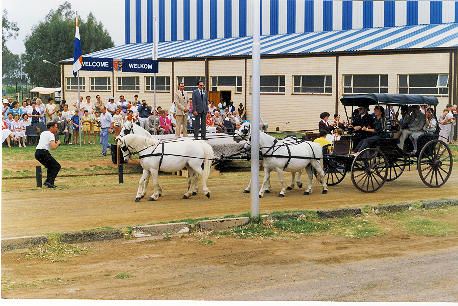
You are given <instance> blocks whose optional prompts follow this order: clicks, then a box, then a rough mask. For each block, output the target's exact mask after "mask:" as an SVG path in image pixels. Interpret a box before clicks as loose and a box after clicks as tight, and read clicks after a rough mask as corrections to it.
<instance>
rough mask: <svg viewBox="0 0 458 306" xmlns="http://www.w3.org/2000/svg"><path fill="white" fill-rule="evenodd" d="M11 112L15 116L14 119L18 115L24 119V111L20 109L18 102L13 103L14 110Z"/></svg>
mask: <svg viewBox="0 0 458 306" xmlns="http://www.w3.org/2000/svg"><path fill="white" fill-rule="evenodd" d="M10 111H11V113H12V114H13V117H14V116H16V115H19V118H20V117H22V114H23V113H22V110H21V109H20V108H19V103H17V102H16V101H14V102H13V108H11V110H10Z"/></svg>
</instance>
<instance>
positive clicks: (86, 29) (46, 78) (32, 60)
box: [24, 2, 114, 87]
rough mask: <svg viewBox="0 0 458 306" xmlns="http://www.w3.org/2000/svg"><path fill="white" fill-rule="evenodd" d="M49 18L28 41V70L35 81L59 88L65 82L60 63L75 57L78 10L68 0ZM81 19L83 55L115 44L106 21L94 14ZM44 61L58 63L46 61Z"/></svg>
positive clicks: (25, 58) (26, 44)
mask: <svg viewBox="0 0 458 306" xmlns="http://www.w3.org/2000/svg"><path fill="white" fill-rule="evenodd" d="M45 20H46V21H44V22H40V23H39V24H38V25H37V26H35V27H34V28H33V30H32V33H31V34H30V35H29V36H28V37H27V38H26V40H25V50H26V51H25V55H24V70H25V72H27V74H28V76H29V78H30V81H31V82H32V83H33V84H37V85H40V86H45V87H58V86H60V85H61V84H60V67H58V66H57V63H58V62H59V61H61V60H65V59H68V58H73V44H74V41H75V13H74V12H73V11H72V9H71V4H70V3H68V2H65V3H64V4H62V5H60V6H59V7H58V8H57V9H56V10H51V11H50V12H49V13H48V15H47V16H46V18H45ZM78 20H79V29H80V38H81V49H82V52H83V54H87V53H91V52H95V51H98V50H102V49H106V48H110V47H113V46H114V43H113V40H112V39H111V37H110V35H109V34H108V32H107V31H106V30H105V29H104V28H103V24H102V23H100V22H97V20H96V19H95V17H94V15H92V13H90V14H89V15H88V17H87V19H86V20H83V19H82V18H81V17H80V16H78ZM43 60H46V61H49V62H51V63H55V64H56V65H52V64H49V63H44V62H43Z"/></svg>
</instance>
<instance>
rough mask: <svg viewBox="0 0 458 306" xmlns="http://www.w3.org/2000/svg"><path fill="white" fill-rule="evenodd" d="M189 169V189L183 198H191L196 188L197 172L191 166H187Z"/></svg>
mask: <svg viewBox="0 0 458 306" xmlns="http://www.w3.org/2000/svg"><path fill="white" fill-rule="evenodd" d="M187 169H188V191H187V192H186V193H185V194H184V195H183V199H189V198H190V197H191V195H194V194H193V190H194V188H195V182H194V177H195V173H194V170H192V168H191V167H187Z"/></svg>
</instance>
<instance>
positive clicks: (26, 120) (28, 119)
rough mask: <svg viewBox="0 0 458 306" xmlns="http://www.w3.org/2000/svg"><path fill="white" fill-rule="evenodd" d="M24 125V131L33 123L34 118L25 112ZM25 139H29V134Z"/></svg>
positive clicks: (23, 116)
mask: <svg viewBox="0 0 458 306" xmlns="http://www.w3.org/2000/svg"><path fill="white" fill-rule="evenodd" d="M21 122H22V126H23V127H24V133H25V131H26V128H27V127H28V126H30V125H31V124H32V118H29V115H27V114H24V115H22V120H21ZM25 139H26V140H27V135H25Z"/></svg>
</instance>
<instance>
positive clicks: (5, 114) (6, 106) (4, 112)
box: [2, 99, 10, 120]
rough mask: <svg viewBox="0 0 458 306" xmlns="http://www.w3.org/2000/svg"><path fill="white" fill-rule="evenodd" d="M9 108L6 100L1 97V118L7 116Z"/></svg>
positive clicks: (4, 118)
mask: <svg viewBox="0 0 458 306" xmlns="http://www.w3.org/2000/svg"><path fill="white" fill-rule="evenodd" d="M9 109H10V107H9V106H8V100H7V99H3V104H2V117H3V120H6V118H7V116H8V112H9Z"/></svg>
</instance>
